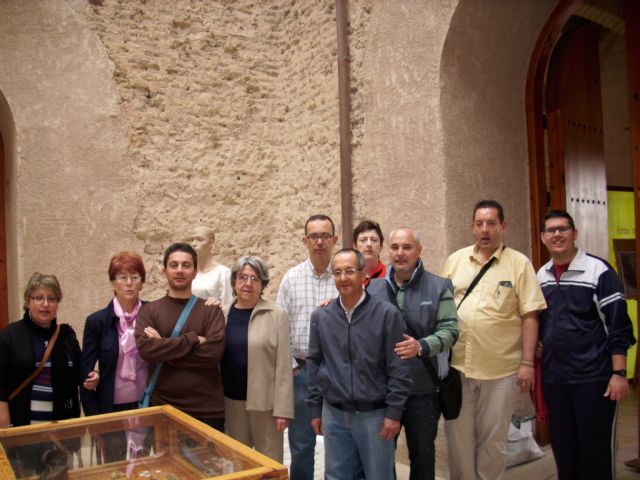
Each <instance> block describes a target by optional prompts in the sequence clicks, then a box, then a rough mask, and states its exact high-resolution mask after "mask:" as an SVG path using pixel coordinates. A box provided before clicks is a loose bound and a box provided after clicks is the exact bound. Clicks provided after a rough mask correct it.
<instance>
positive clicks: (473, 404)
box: [444, 373, 516, 480]
mask: <svg viewBox="0 0 640 480" xmlns="http://www.w3.org/2000/svg"><path fill="white" fill-rule="evenodd" d="M460 375H461V377H462V410H461V411H460V416H459V417H458V418H457V419H455V420H447V421H446V422H445V424H444V427H445V432H446V434H447V445H448V447H449V473H450V475H451V480H476V479H478V480H500V479H501V478H502V476H503V475H504V470H505V454H506V451H507V433H508V431H509V422H510V421H511V414H512V412H513V394H514V388H515V385H516V383H515V380H516V376H515V375H510V376H508V377H505V378H499V379H496V380H474V379H472V378H466V377H465V376H464V375H463V374H462V373H461V374H460Z"/></svg>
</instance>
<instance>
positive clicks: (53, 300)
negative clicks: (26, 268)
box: [0, 272, 98, 475]
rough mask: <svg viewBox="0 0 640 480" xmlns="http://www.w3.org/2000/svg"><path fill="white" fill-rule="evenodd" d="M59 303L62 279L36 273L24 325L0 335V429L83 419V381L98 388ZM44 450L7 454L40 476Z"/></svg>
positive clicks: (27, 295) (17, 465)
mask: <svg viewBox="0 0 640 480" xmlns="http://www.w3.org/2000/svg"><path fill="white" fill-rule="evenodd" d="M61 300H62V289H61V288H60V283H59V282H58V279H57V278H56V277H55V276H54V275H45V274H42V273H37V272H36V273H34V274H33V275H32V276H31V278H30V279H29V281H28V283H27V286H26V288H25V290H24V316H23V317H22V320H20V321H18V322H13V323H11V324H9V326H7V327H6V328H5V329H3V330H2V331H0V427H9V426H14V427H16V426H21V425H29V424H34V423H42V422H48V421H52V420H63V419H66V418H73V417H79V416H80V402H79V398H78V384H79V383H80V381H79V379H80V378H85V379H86V381H85V385H86V386H87V388H94V387H95V385H96V384H97V381H98V376H97V375H96V373H91V375H89V377H87V375H84V376H83V377H80V345H79V344H78V339H77V338H76V334H75V332H74V331H73V328H71V326H69V325H67V324H66V323H65V324H59V323H58V319H57V313H58V304H59V303H60V301H61ZM49 345H51V347H49ZM47 351H48V354H47V355H46V357H47V358H46V359H45V360H46V361H45V363H44V365H43V366H42V368H39V367H40V364H41V363H42V360H43V358H44V357H45V352H47ZM43 445H44V444H43ZM43 445H40V447H42V448H40V447H39V448H37V449H36V448H34V449H28V448H27V449H19V451H18V450H15V451H11V452H7V453H8V455H9V457H10V459H11V463H12V465H13V467H14V469H16V468H17V469H18V470H19V471H20V472H21V473H24V474H25V475H30V474H32V472H35V473H39V472H40V471H41V470H42V468H43V465H41V455H42V453H43V448H44V446H43ZM78 446H79V445H78Z"/></svg>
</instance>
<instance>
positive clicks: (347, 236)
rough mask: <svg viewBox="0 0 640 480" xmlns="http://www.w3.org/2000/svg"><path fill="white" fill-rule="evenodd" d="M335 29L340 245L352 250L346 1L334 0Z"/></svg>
mask: <svg viewBox="0 0 640 480" xmlns="http://www.w3.org/2000/svg"><path fill="white" fill-rule="evenodd" d="M336 26H337V30H338V54H337V57H338V105H339V117H340V206H341V212H342V214H341V218H342V246H343V247H351V246H352V241H351V232H352V231H353V198H352V184H353V176H352V173H351V119H350V115H349V114H350V111H351V104H350V98H349V42H348V34H347V1H346V0H336Z"/></svg>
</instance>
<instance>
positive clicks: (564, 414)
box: [542, 380, 617, 480]
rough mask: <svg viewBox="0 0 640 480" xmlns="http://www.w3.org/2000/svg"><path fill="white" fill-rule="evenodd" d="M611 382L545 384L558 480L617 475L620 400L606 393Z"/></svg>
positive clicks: (582, 479) (544, 391)
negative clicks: (616, 454)
mask: <svg viewBox="0 0 640 480" xmlns="http://www.w3.org/2000/svg"><path fill="white" fill-rule="evenodd" d="M608 383H609V382H608V380H607V381H600V382H595V383H585V384H574V385H571V384H561V385H552V384H547V383H543V385H542V392H543V395H544V399H545V402H547V406H548V407H549V427H550V431H551V448H552V450H553V456H554V457H555V460H556V466H557V468H558V480H574V479H575V480H578V479H580V480H589V479H593V480H607V479H613V478H614V465H615V442H616V435H615V433H616V432H615V419H616V412H617V408H616V407H617V402H614V401H611V400H609V398H608V397H604V396H603V395H604V392H605V391H606V389H607V385H608Z"/></svg>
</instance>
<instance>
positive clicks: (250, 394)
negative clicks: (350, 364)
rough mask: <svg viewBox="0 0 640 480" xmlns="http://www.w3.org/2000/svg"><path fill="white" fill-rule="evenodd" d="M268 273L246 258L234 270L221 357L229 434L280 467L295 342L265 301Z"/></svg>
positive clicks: (256, 259) (290, 410)
mask: <svg viewBox="0 0 640 480" xmlns="http://www.w3.org/2000/svg"><path fill="white" fill-rule="evenodd" d="M268 283H269V271H268V268H267V266H266V264H265V263H264V261H263V260H261V259H260V258H259V257H255V256H244V257H241V258H240V259H238V261H237V262H236V264H235V265H234V267H233V269H232V270H231V286H232V289H233V294H234V301H233V303H232V305H231V306H229V307H226V309H225V317H226V319H227V327H226V346H225V350H224V355H223V357H222V362H221V369H222V381H223V385H224V395H225V411H226V412H225V417H226V418H225V431H226V433H227V434H228V435H230V436H231V437H233V438H235V439H236V440H238V441H240V442H242V443H244V444H246V445H248V446H250V447H254V448H255V449H256V450H258V451H259V452H261V453H264V454H265V455H267V456H269V457H271V458H273V459H275V460H278V461H280V462H282V457H283V432H284V429H285V428H286V427H287V425H288V424H289V420H290V419H291V418H293V377H292V375H291V342H290V339H289V321H288V318H287V314H286V312H285V311H284V310H283V309H281V308H280V307H278V306H277V305H275V304H273V303H271V302H267V301H265V300H263V299H262V291H263V290H264V288H265V287H266V286H267V284H268Z"/></svg>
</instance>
